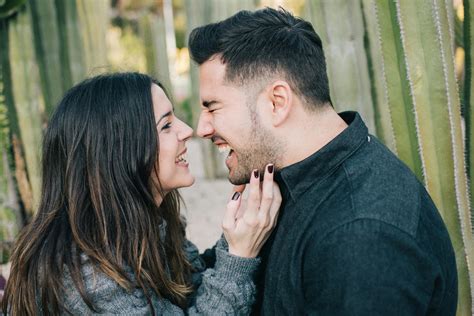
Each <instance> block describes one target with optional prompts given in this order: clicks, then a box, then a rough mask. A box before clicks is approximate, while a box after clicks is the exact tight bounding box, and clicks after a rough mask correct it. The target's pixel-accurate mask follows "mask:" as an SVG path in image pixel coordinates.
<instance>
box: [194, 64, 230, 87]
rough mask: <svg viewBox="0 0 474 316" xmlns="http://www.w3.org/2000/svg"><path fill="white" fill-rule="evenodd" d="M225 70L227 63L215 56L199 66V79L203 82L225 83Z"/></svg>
mask: <svg viewBox="0 0 474 316" xmlns="http://www.w3.org/2000/svg"><path fill="white" fill-rule="evenodd" d="M225 71H226V65H225V64H224V63H222V61H221V59H220V58H213V59H210V60H208V61H206V62H204V63H203V64H202V65H201V66H199V79H200V80H201V82H203V81H205V82H206V83H207V82H209V83H211V84H214V85H215V84H219V85H221V84H223V83H224V77H225Z"/></svg>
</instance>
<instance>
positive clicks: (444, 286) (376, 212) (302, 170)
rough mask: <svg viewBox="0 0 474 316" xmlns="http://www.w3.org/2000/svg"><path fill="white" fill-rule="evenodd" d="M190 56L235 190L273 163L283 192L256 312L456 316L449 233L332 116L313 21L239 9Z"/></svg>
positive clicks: (410, 188) (400, 173)
mask: <svg viewBox="0 0 474 316" xmlns="http://www.w3.org/2000/svg"><path fill="white" fill-rule="evenodd" d="M336 23H337V21H336ZM189 47H190V52H191V55H192V58H193V60H194V61H196V62H197V63H198V64H199V66H200V67H199V68H200V69H199V72H200V85H201V87H200V94H201V100H202V112H201V115H200V118H199V123H198V128H197V133H198V135H199V136H201V137H205V138H209V139H210V140H212V141H213V142H214V144H215V145H216V146H218V147H219V149H220V150H221V151H226V152H228V157H227V159H226V164H227V167H228V168H229V180H230V181H231V182H232V183H234V184H242V183H246V182H248V180H249V179H248V176H247V175H249V174H250V172H251V171H252V170H253V169H254V168H258V169H259V170H260V172H263V168H264V166H265V165H266V164H267V163H274V165H275V168H276V170H277V173H276V175H275V176H276V179H277V182H278V184H279V185H280V188H281V190H282V195H283V200H284V204H283V205H282V208H281V211H280V218H279V223H278V227H277V228H276V229H275V231H274V233H273V234H272V237H271V238H270V240H269V241H268V242H267V244H266V245H265V247H264V250H263V251H262V253H261V257H262V260H263V267H264V270H263V271H262V274H261V275H260V277H259V279H258V283H257V286H258V287H259V290H260V292H259V293H260V295H259V298H258V300H257V303H256V307H255V313H256V314H262V315H303V314H313V315H454V314H455V311H456V304H457V274H456V264H455V257H454V251H453V248H452V245H451V241H450V239H449V236H448V232H447V230H446V228H445V225H444V223H443V221H442V219H441V217H440V215H439V213H438V211H437V209H436V207H435V206H434V204H433V202H432V200H431V199H430V197H429V195H428V193H427V192H426V191H425V189H424V187H423V185H422V184H421V183H420V182H419V181H417V179H416V178H415V176H414V175H413V174H412V172H411V171H410V170H409V169H408V168H407V167H406V166H405V165H404V164H403V163H402V162H401V161H400V160H399V159H397V158H396V157H395V156H394V155H393V154H392V153H391V152H390V151H389V150H388V149H387V148H386V147H385V146H384V145H382V144H381V143H380V142H379V141H378V140H377V139H376V138H375V137H373V136H371V135H369V134H368V131H367V127H366V126H365V124H364V123H363V121H362V119H361V117H360V116H359V115H358V114H357V113H354V112H345V113H340V114H337V113H336V112H335V111H334V109H333V107H332V105H331V100H330V97H329V88H328V79H327V75H326V65H325V59H324V54H323V49H322V45H321V40H320V38H319V37H318V35H317V34H316V33H315V31H314V30H313V27H312V26H311V24H310V23H308V22H306V21H304V20H302V19H299V18H295V17H294V16H292V15H291V14H290V13H289V12H287V11H284V10H282V9H280V10H274V9H269V8H267V9H263V10H259V11H256V12H253V13H252V12H248V11H242V12H239V13H237V14H236V15H234V16H232V17H230V18H228V19H226V20H224V21H222V22H219V23H216V24H209V25H206V26H202V27H199V28H197V29H195V30H193V32H192V33H191V35H190V39H189Z"/></svg>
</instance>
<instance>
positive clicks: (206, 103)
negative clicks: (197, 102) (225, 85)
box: [202, 100, 217, 108]
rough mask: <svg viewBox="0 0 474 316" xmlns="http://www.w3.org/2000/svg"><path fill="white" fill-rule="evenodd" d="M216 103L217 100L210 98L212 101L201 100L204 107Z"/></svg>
mask: <svg viewBox="0 0 474 316" xmlns="http://www.w3.org/2000/svg"><path fill="white" fill-rule="evenodd" d="M215 103H217V101H215V100H212V101H202V106H203V107H205V108H209V107H210V106H211V105H213V104H215Z"/></svg>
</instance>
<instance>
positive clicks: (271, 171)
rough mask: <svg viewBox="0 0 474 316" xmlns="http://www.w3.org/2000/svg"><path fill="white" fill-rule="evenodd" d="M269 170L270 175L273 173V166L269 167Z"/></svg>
mask: <svg viewBox="0 0 474 316" xmlns="http://www.w3.org/2000/svg"><path fill="white" fill-rule="evenodd" d="M267 170H268V173H273V165H268V167H267Z"/></svg>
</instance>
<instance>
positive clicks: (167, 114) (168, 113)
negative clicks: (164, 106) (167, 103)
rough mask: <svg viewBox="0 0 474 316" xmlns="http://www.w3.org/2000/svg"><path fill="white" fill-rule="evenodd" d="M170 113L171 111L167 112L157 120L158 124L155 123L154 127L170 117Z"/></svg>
mask: <svg viewBox="0 0 474 316" xmlns="http://www.w3.org/2000/svg"><path fill="white" fill-rule="evenodd" d="M171 113H173V111H169V112H167V113H165V114H163V115H162V116H161V117H160V119H159V120H158V122H156V125H158V124H160V122H161V120H162V119H164V118H165V117H167V116H170V115H171Z"/></svg>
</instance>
